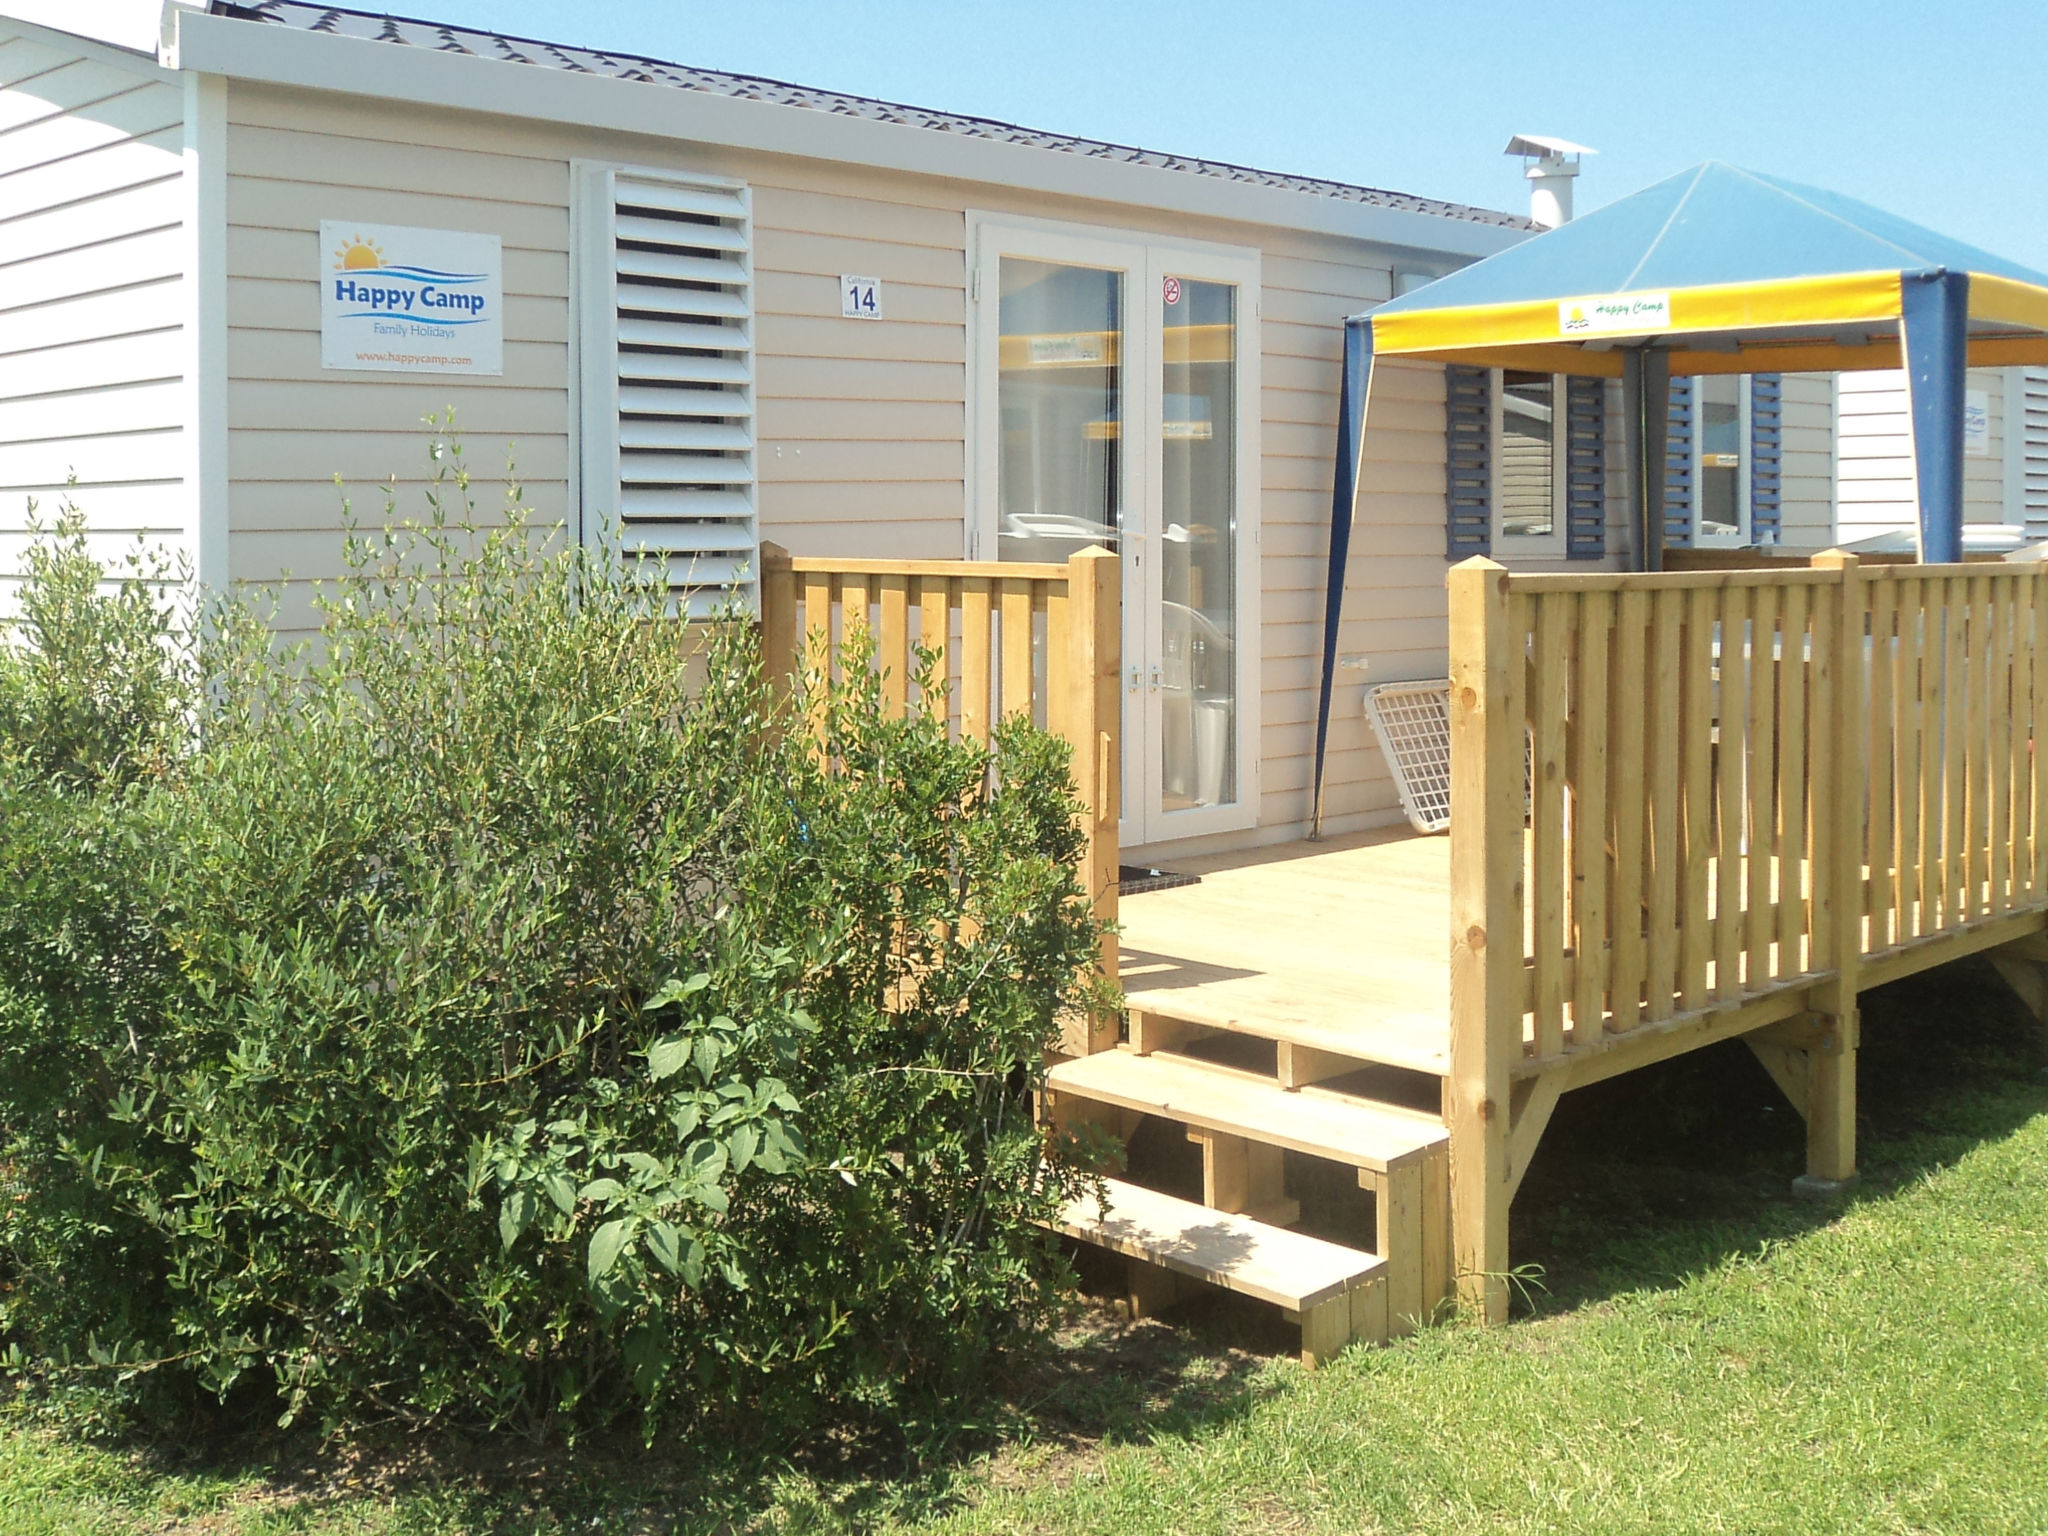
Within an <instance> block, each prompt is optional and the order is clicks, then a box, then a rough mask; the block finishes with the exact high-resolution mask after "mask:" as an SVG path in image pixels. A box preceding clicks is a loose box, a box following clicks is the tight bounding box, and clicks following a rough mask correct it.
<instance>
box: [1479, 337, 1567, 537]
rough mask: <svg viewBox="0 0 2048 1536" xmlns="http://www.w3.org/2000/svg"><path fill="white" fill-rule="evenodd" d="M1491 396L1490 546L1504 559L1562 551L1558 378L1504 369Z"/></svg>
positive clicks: (1562, 445) (1561, 395)
mask: <svg viewBox="0 0 2048 1536" xmlns="http://www.w3.org/2000/svg"><path fill="white" fill-rule="evenodd" d="M1495 380H1496V382H1495V385H1494V398H1493V430H1494V454H1493V461H1494V464H1495V466H1496V472H1495V475H1494V501H1493V538H1494V548H1495V549H1496V550H1497V551H1499V552H1500V553H1502V554H1507V555H1518V554H1519V555H1557V554H1562V553H1563V552H1564V528H1563V516H1562V509H1563V507H1564V504H1565V488H1564V467H1565V451H1564V450H1565V440H1564V437H1563V435H1562V434H1561V433H1560V432H1559V430H1558V426H1559V421H1558V417H1559V412H1558V409H1557V405H1558V402H1559V401H1560V400H1562V399H1563V398H1564V393H1565V381H1564V379H1563V378H1562V377H1560V376H1558V375H1556V374H1549V373H1524V372H1521V371H1519V370H1516V369H1512V368H1509V369H1502V370H1500V371H1499V372H1498V373H1497V374H1496V375H1495Z"/></svg>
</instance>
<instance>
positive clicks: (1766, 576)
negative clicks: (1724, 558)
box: [1508, 562, 2029, 594]
mask: <svg viewBox="0 0 2048 1536" xmlns="http://www.w3.org/2000/svg"><path fill="white" fill-rule="evenodd" d="M1859 569H1860V571H1861V573H1862V575H1863V577H1864V578H1865V579H1866V580H1870V581H1919V580H1936V581H1939V580H1949V579H1967V580H1971V581H1976V580H1982V579H1988V578H1989V577H1992V576H1994V575H1998V574H2001V573H2003V574H2007V575H2012V576H2016V577H2017V576H2025V575H2027V574H2029V570H2028V568H2027V567H2026V566H2023V565H2011V566H2008V565H2001V566H1999V567H1998V568H1996V569H1990V568H1987V563H1985V562H1979V563H1972V564H1957V565H1879V566H1869V565H1864V566H1861V567H1859ZM1841 580H1842V572H1841V570H1840V569H1839V568H1837V567H1832V566H1778V567H1758V568H1752V569H1744V570H1723V571H1585V572H1579V571H1570V572H1567V571H1509V572H1508V590H1509V591H1511V592H1515V593H1518V594H1536V593H1543V592H1671V591H1686V590H1724V589H1727V588H1731V587H1819V586H1834V585H1837V584H1839V583H1840V582H1841Z"/></svg>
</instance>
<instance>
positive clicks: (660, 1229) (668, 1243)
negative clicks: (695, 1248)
mask: <svg viewBox="0 0 2048 1536" xmlns="http://www.w3.org/2000/svg"><path fill="white" fill-rule="evenodd" d="M646 1242H647V1251H648V1252H649V1253H651V1254H652V1255H654V1262H655V1263H657V1264H659V1265H660V1266H661V1267H662V1268H663V1269H665V1270H667V1271H668V1272H669V1273H670V1274H672V1275H679V1274H681V1273H682V1272H683V1235H682V1233H680V1232H678V1231H677V1230H676V1228H675V1224H674V1223H673V1222H667V1221H657V1222H654V1223H652V1224H650V1225H649V1227H648V1228H647V1238H646Z"/></svg>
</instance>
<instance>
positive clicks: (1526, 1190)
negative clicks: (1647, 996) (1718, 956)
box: [1510, 960, 2048, 1312]
mask: <svg viewBox="0 0 2048 1536" xmlns="http://www.w3.org/2000/svg"><path fill="white" fill-rule="evenodd" d="M2042 1061H2043V1035H2042V1029H2041V1026H2040V1025H2039V1024H2038V1023H2037V1022H2036V1021H2035V1019H2034V1017H2033V1015H2032V1014H2030V1013H2029V1012H2028V1011H2027V1010H2026V1008H2025V1007H2024V1006H2023V1005H2022V1004H2021V1003H2020V1002H2019V1000H2018V999H2017V998H2016V997H2014V996H2013V994H2012V992H2011V991H2010V989H2008V988H2007V987H2006V985H2005V983H2004V982H2003V981H2002V980H2001V979H2000V978H1999V975H1998V973H1997V971H1996V970H1994V969H1993V968H1992V966H1991V964H1990V963H1989V962H1988V961H1985V960H1970V961H1964V962H1961V963H1958V964H1955V965H1951V966H1947V967H1943V968H1942V969H1940V970H1937V971H1932V972H1927V973H1923V974H1921V975H1918V976H1912V977H1908V978H1907V979H1905V980H1903V981H1899V982H1895V983H1893V984H1892V985H1890V986H1888V987H1883V988H1880V989H1878V990H1876V991H1873V992H1868V993H1866V994H1864V997H1863V1037H1862V1045H1861V1050H1860V1053H1859V1059H1858V1063H1857V1078H1858V1082H1857V1089H1858V1104H1857V1116H1856V1132H1857V1147H1858V1158H1859V1162H1860V1165H1861V1169H1862V1175H1863V1177H1862V1182H1861V1183H1860V1184H1859V1185H1858V1186H1857V1187H1856V1189H1855V1190H1854V1191H1853V1192H1852V1193H1851V1194H1850V1195H1849V1197H1848V1198H1849V1199H1850V1200H1852V1201H1853V1200H1859V1199H1868V1198H1871V1197H1873V1196H1881V1195H1885V1194H1888V1193H1890V1192H1892V1191H1894V1190H1896V1189H1898V1188H1900V1187H1901V1186H1903V1185H1905V1184H1907V1183H1909V1182H1911V1181H1912V1180H1913V1179H1915V1178H1917V1177H1919V1176H1921V1175H1922V1174H1925V1173H1927V1172H1929V1171H1931V1170H1933V1169H1935V1168H1938V1167H1941V1166H1944V1165H1946V1164H1948V1163H1951V1162H1953V1161H1955V1159H1957V1158H1958V1157H1960V1156H1962V1155H1963V1154H1964V1153H1966V1152H1968V1151H1969V1150H1970V1148H1971V1147H1973V1146H1975V1145H1978V1144H1979V1143H1981V1142H1983V1141H1985V1140H1989V1139H1993V1138H1996V1137H1999V1136H2003V1135H2006V1134H2008V1133H2009V1132H2011V1131H2012V1130H2014V1129H2016V1128H2017V1127H2018V1126H2019V1125H2020V1124H2021V1123H2022V1122H2024V1121H2025V1120H2026V1119H2027V1118H2029V1117H2030V1116H2032V1115H2035V1114H2039V1113H2042V1112H2044V1111H2048V1079H2044V1077H2043V1074H2042ZM1805 1156H1806V1129H1805V1122H1804V1121H1803V1120H1802V1119H1801V1118H1800V1116H1799V1113H1798V1111H1796V1110H1795V1109H1793V1107H1792V1105H1791V1103H1790V1102H1789V1101H1788V1100H1787V1099H1786V1098H1785V1097H1784V1096H1783V1095H1782V1094H1781V1093H1780V1092H1779V1091H1778V1088H1777V1086H1776V1085H1775V1084H1774V1083H1773V1082H1772V1081H1771V1079H1770V1077H1769V1076H1768V1075H1767V1074H1766V1073H1765V1071H1764V1069H1763V1067H1762V1066H1761V1065H1759V1064H1758V1062H1757V1060H1756V1058H1755V1057H1754V1056H1753V1055H1751V1054H1750V1052H1749V1049H1748V1048H1747V1047H1746V1046H1744V1045H1743V1044H1742V1043H1741V1042H1740V1041H1732V1040H1731V1041H1727V1042H1724V1043H1722V1044H1720V1045H1716V1046H1712V1047H1709V1048H1708V1049H1706V1050H1702V1051H1697V1052H1694V1053H1692V1054H1691V1055H1687V1056H1681V1057H1677V1058H1675V1059H1674V1060H1671V1061H1667V1062H1663V1063H1660V1064H1659V1065H1657V1066H1655V1067H1650V1068H1646V1069H1645V1070H1643V1071H1640V1072H1632V1073H1628V1074H1626V1075H1625V1076H1622V1077H1618V1078H1611V1079H1609V1080H1608V1081H1607V1082H1604V1083H1599V1084H1596V1085H1594V1086H1593V1087H1590V1088H1585V1089H1581V1090H1579V1091H1578V1092H1575V1093H1569V1094H1566V1095H1565V1097H1564V1098H1563V1099H1561V1100H1560V1101H1559V1103H1558V1107H1557V1112H1556V1114H1555V1115H1554V1117H1553V1118H1552V1120H1551V1122H1550V1126H1549V1129H1548V1130H1547V1131H1546V1132H1545V1134H1544V1137H1543V1140H1542V1142H1541V1144H1540V1145H1539V1147H1538V1150H1537V1153H1536V1156H1535V1159H1534V1160H1533V1161H1532V1163H1531V1164H1530V1168H1529V1172H1528V1175H1527V1177H1526V1179H1525V1180H1524V1181H1523V1184H1522V1189H1521V1192H1520V1194H1519V1195H1518V1196H1517V1197H1516V1200H1515V1205H1514V1210H1513V1214H1512V1217H1511V1220H1510V1251H1511V1252H1512V1253H1513V1254H1514V1256H1515V1260H1516V1263H1517V1264H1518V1265H1522V1264H1530V1265H1534V1266H1537V1267H1538V1268H1539V1269H1540V1270H1541V1276H1542V1285H1543V1287H1544V1289H1543V1290H1541V1291H1538V1292H1537V1293H1536V1294H1535V1295H1534V1297H1533V1298H1529V1299H1525V1300H1524V1301H1523V1302H1522V1303H1521V1305H1522V1306H1523V1307H1524V1309H1525V1310H1526V1309H1531V1303H1532V1302H1533V1310H1535V1311H1537V1312H1551V1311H1556V1310H1561V1309H1564V1308H1568V1307H1573V1306H1578V1305H1581V1304H1584V1303H1586V1302H1592V1301H1598V1300H1600V1299H1602V1298H1605V1297H1607V1296H1612V1295H1615V1294H1617V1293H1619V1292H1623V1291H1628V1290H1633V1289H1637V1288H1641V1287H1645V1286H1663V1285H1668V1284H1670V1283H1672V1282H1673V1281H1674V1280H1676V1279H1678V1278H1680V1277H1683V1276H1686V1275H1690V1274H1695V1273H1698V1272H1700V1271H1702V1270H1704V1269H1708V1268H1711V1267H1713V1266H1715V1265H1717V1264H1719V1263H1721V1262H1723V1261H1725V1260H1726V1259H1728V1258H1730V1257H1731V1256H1734V1255H1737V1254H1741V1253H1754V1252H1756V1251H1757V1250H1758V1249H1760V1248H1761V1247H1763V1246H1764V1245H1765V1244H1766V1243H1769V1242H1772V1241H1775V1240H1782V1239H1785V1238H1789V1237H1795V1236H1797V1235H1798V1234H1800V1233H1802V1232H1806V1231H1810V1230H1812V1229H1814V1228H1816V1227H1819V1226H1822V1225H1824V1224H1826V1223H1827V1222H1829V1221H1832V1220H1833V1219H1834V1218H1835V1217H1836V1216H1838V1215H1839V1214H1840V1213H1841V1210H1842V1209H1843V1203H1842V1202H1841V1201H1833V1202H1826V1201H1823V1202H1814V1201H1808V1200H1801V1199H1798V1198H1795V1197H1794V1196H1793V1194H1792V1192H1791V1181H1792V1179H1793V1178H1794V1176H1796V1175H1797V1174H1799V1173H1801V1172H1803V1171H1804V1169H1805Z"/></svg>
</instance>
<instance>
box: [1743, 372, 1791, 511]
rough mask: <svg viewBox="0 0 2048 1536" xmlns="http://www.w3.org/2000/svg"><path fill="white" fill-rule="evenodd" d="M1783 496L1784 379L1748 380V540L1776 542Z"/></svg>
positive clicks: (1775, 376) (1761, 376) (1770, 376)
mask: <svg viewBox="0 0 2048 1536" xmlns="http://www.w3.org/2000/svg"><path fill="white" fill-rule="evenodd" d="M1784 495H1785V378H1784V375H1783V374H1777V373H1759V374H1754V375H1752V376H1751V378H1750V381H1749V542H1750V543H1752V544H1775V543H1777V542H1778V530H1779V529H1780V528H1781V527H1782V526H1783V520H1782V518H1781V516H1780V509H1781V508H1782V506H1783V503H1784Z"/></svg>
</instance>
